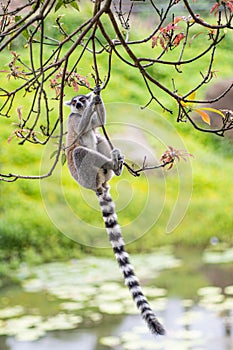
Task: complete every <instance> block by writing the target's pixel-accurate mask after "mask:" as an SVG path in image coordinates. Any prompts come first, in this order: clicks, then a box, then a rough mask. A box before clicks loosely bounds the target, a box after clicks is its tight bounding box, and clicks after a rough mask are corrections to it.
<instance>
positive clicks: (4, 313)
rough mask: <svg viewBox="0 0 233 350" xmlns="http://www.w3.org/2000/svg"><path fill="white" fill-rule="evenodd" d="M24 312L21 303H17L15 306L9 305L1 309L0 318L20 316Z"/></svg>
mask: <svg viewBox="0 0 233 350" xmlns="http://www.w3.org/2000/svg"><path fill="white" fill-rule="evenodd" d="M23 313H24V308H23V307H22V306H20V305H16V306H13V307H7V308H5V309H1V310H0V318H2V319H3V318H11V317H16V316H20V315H22V314H23Z"/></svg>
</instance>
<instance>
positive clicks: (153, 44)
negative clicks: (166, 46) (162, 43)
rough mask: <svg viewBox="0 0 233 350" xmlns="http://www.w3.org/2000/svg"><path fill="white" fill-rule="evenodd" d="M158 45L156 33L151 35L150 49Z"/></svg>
mask: <svg viewBox="0 0 233 350" xmlns="http://www.w3.org/2000/svg"><path fill="white" fill-rule="evenodd" d="M157 45H158V35H156V36H152V49H153V48H154V47H155V46H157Z"/></svg>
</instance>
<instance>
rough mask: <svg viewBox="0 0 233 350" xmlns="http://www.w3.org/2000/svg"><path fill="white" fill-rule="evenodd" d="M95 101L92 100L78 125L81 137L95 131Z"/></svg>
mask: <svg viewBox="0 0 233 350" xmlns="http://www.w3.org/2000/svg"><path fill="white" fill-rule="evenodd" d="M94 108H95V101H94V100H93V99H92V101H91V103H90V104H89V105H88V106H87V107H86V108H85V110H84V112H83V115H82V118H81V120H80V122H79V124H78V128H77V133H78V135H79V136H81V135H83V134H85V133H86V132H88V131H90V130H91V129H93V125H92V120H93V115H94V113H95V109H94Z"/></svg>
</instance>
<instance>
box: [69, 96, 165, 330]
mask: <svg viewBox="0 0 233 350" xmlns="http://www.w3.org/2000/svg"><path fill="white" fill-rule="evenodd" d="M65 104H66V105H68V106H70V108H71V113H70V115H69V118H68V122H67V140H66V152H67V160H68V167H69V170H70V173H71V175H72V176H73V178H74V179H75V180H76V181H77V182H78V183H79V184H80V185H82V186H83V187H86V188H88V189H91V190H93V191H95V192H96V194H97V196H98V199H99V203H100V207H101V210H102V215H103V219H104V222H105V227H106V230H107V233H108V236H109V240H110V243H111V245H112V248H113V251H114V254H115V257H116V259H117V261H118V264H119V266H120V269H121V270H122V273H123V275H124V279H125V284H126V285H127V286H128V288H129V290H130V293H131V294H132V297H133V299H134V301H135V303H136V305H137V307H138V309H139V310H140V312H141V314H142V317H143V319H144V320H145V321H146V323H147V324H148V327H149V329H150V330H151V332H152V333H156V334H164V333H165V330H164V328H163V326H162V325H161V324H160V323H159V321H158V320H157V318H156V316H155V314H154V313H153V311H152V310H151V308H150V306H149V304H148V301H147V299H146V298H145V296H144V295H143V292H142V289H141V287H140V284H139V281H138V279H137V277H136V276H135V274H134V269H133V267H132V265H131V264H130V262H129V259H128V257H129V256H128V253H126V252H125V248H124V247H125V244H124V241H123V238H122V235H121V229H120V226H119V224H118V222H117V215H116V212H115V206H114V202H113V201H112V198H111V196H110V194H109V188H110V186H109V185H108V184H107V182H108V181H109V180H110V179H111V177H112V175H113V174H114V173H115V174H116V175H117V176H119V175H120V174H121V172H122V166H123V161H124V157H123V156H122V155H121V152H120V151H119V150H118V149H113V150H111V149H110V146H109V144H108V142H107V141H106V140H105V139H104V138H103V137H101V136H100V135H98V133H97V128H98V127H100V126H102V125H104V124H105V122H106V113H105V107H104V104H103V101H102V99H101V98H100V97H99V96H98V95H95V94H93V93H90V94H87V95H79V96H76V97H74V98H72V100H71V101H68V102H65Z"/></svg>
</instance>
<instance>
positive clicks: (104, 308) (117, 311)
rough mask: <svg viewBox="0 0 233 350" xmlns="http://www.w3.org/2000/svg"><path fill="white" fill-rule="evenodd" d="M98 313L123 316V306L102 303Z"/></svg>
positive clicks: (115, 303)
mask: <svg viewBox="0 0 233 350" xmlns="http://www.w3.org/2000/svg"><path fill="white" fill-rule="evenodd" d="M99 310H100V312H103V313H104V314H109V315H121V314H124V306H123V304H122V303H120V302H111V303H102V304H100V305H99Z"/></svg>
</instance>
